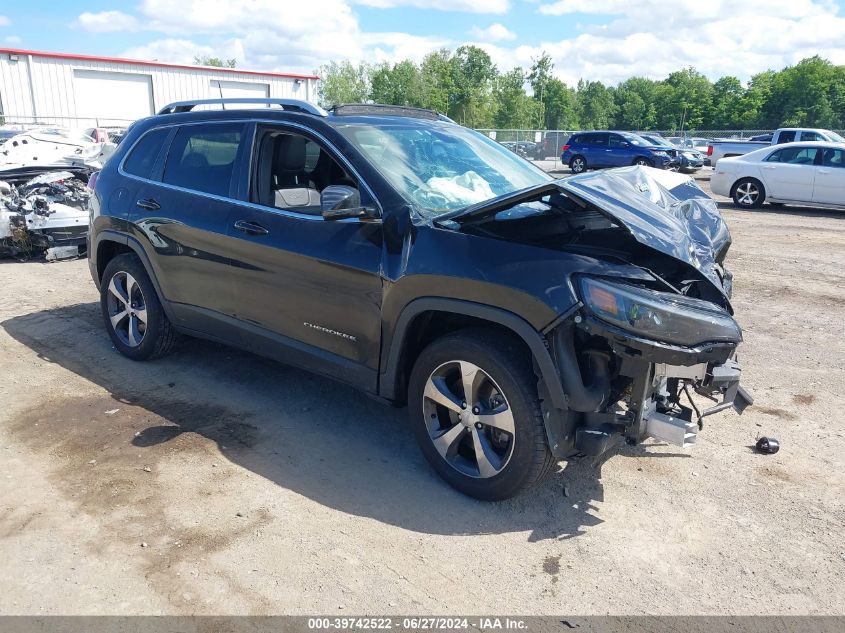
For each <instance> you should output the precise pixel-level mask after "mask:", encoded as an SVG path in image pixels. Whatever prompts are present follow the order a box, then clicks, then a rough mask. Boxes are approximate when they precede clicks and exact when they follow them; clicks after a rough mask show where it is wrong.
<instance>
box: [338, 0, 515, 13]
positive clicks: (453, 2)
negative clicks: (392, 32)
mask: <svg viewBox="0 0 845 633" xmlns="http://www.w3.org/2000/svg"><path fill="white" fill-rule="evenodd" d="M353 1H354V2H355V3H356V4H362V5H365V6H368V7H374V8H378V9H392V8H394V7H414V8H417V9H436V10H438V11H464V12H467V13H507V12H508V11H509V10H510V0H353Z"/></svg>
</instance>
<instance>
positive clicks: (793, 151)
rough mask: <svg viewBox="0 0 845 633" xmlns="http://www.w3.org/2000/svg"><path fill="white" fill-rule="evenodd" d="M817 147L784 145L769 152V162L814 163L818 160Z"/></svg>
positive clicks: (767, 160)
mask: <svg viewBox="0 0 845 633" xmlns="http://www.w3.org/2000/svg"><path fill="white" fill-rule="evenodd" d="M816 152H818V149H816V148H815V147H784V148H783V149H779V150H777V151H775V152H772V153H771V154H769V157H768V158H767V159H766V162H767V163H789V164H790V165H812V164H813V163H814V162H815V160H816Z"/></svg>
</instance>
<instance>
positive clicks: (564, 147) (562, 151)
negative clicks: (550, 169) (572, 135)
mask: <svg viewBox="0 0 845 633" xmlns="http://www.w3.org/2000/svg"><path fill="white" fill-rule="evenodd" d="M568 149H569V145H564V146H563V147H561V148H560V153H561V154H562V153H564V152H565V151H566V150H568Z"/></svg>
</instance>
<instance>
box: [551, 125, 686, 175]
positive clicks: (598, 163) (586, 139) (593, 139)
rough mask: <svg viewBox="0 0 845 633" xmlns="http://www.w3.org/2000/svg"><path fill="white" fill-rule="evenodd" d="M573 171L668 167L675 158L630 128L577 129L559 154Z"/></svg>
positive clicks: (576, 172)
mask: <svg viewBox="0 0 845 633" xmlns="http://www.w3.org/2000/svg"><path fill="white" fill-rule="evenodd" d="M560 159H561V161H562V162H563V163H565V164H567V165H569V168H570V169H571V170H572V173H574V174H580V173H581V172H583V171H586V170H587V169H594V168H597V167H625V166H628V165H645V166H648V167H657V168H659V169H668V168H670V167H671V166H672V163H673V162H674V161H676V160H677V159H675V158H673V157H672V156H670V155H669V153H668V152H667V151H666V148H663V147H657V146H655V145H654V144H653V143H649V142H648V141H647V140H645V139H644V138H642V137H640V136H637V135H636V134H631V133H630V132H578V133H576V134H573V135H572V136H571V137H569V141H567V143H566V145H564V146H563V153H562V154H561V156H560Z"/></svg>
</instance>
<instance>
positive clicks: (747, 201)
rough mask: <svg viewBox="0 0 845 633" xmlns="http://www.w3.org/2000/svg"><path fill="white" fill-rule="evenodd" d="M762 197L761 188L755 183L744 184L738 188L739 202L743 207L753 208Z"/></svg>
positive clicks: (737, 196)
mask: <svg viewBox="0 0 845 633" xmlns="http://www.w3.org/2000/svg"><path fill="white" fill-rule="evenodd" d="M759 197H760V188H759V187H757V185H755V184H754V183H753V182H743V183H741V184H740V185H739V186H738V187H737V188H736V199H737V202H738V203H739V204H741V205H743V206H749V207H750V206H752V205H753V204H754V203H755V202H757V198H759Z"/></svg>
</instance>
